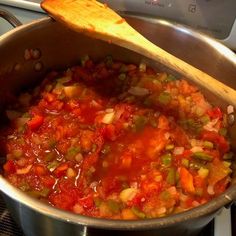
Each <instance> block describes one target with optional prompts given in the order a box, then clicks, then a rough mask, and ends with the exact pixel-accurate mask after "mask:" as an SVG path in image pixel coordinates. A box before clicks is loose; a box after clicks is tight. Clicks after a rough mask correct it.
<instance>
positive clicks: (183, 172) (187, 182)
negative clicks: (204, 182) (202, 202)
mask: <svg viewBox="0 0 236 236" xmlns="http://www.w3.org/2000/svg"><path fill="white" fill-rule="evenodd" d="M180 183H181V186H182V188H183V189H184V190H185V191H186V192H188V193H195V187H194V185H193V176H192V175H191V173H190V172H189V171H188V170H187V169H186V168H184V167H180Z"/></svg>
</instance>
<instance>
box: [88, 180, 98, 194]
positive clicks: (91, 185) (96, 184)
mask: <svg viewBox="0 0 236 236" xmlns="http://www.w3.org/2000/svg"><path fill="white" fill-rule="evenodd" d="M97 186H98V182H97V181H94V182H92V183H91V184H90V185H89V187H90V188H92V189H93V190H95V192H96V187H97Z"/></svg>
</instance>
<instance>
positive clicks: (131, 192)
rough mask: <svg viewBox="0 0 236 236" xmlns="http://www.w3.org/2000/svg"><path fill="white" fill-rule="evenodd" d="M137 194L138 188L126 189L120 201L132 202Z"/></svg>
mask: <svg viewBox="0 0 236 236" xmlns="http://www.w3.org/2000/svg"><path fill="white" fill-rule="evenodd" d="M137 193H138V190H137V189H136V188H126V189H124V190H122V191H121V193H120V199H121V201H122V202H124V203H125V202H128V201H131V200H132V199H133V198H134V197H135V196H136V194H137Z"/></svg>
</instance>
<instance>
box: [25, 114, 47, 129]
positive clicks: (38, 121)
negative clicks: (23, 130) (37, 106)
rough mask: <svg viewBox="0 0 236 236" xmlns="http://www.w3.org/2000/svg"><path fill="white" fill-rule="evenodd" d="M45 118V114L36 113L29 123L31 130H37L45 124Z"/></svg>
mask: <svg viewBox="0 0 236 236" xmlns="http://www.w3.org/2000/svg"><path fill="white" fill-rule="evenodd" d="M43 120H44V118H43V116H40V115H35V116H34V117H32V119H31V120H30V121H28V123H27V124H28V126H29V128H30V129H31V130H35V129H37V128H39V127H40V126H41V125H42V124H43Z"/></svg>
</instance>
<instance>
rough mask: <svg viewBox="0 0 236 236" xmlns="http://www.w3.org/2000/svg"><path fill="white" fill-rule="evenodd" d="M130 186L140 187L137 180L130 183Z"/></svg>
mask: <svg viewBox="0 0 236 236" xmlns="http://www.w3.org/2000/svg"><path fill="white" fill-rule="evenodd" d="M130 187H131V188H135V189H137V188H138V183H137V182H132V183H130Z"/></svg>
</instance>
